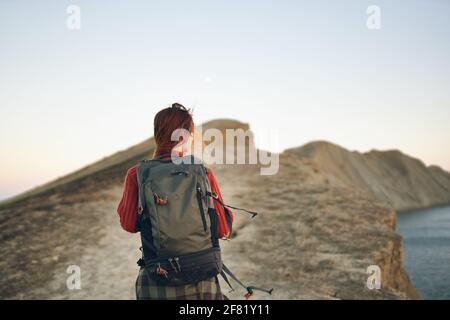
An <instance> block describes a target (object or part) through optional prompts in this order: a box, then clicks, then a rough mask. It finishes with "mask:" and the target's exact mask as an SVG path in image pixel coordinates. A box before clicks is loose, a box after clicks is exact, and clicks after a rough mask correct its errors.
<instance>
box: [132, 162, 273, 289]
mask: <svg viewBox="0 0 450 320" xmlns="http://www.w3.org/2000/svg"><path fill="white" fill-rule="evenodd" d="M168 156H170V155H162V156H160V157H157V158H155V159H153V160H144V161H141V162H140V163H139V165H138V170H137V180H138V186H139V212H138V220H137V230H138V231H140V233H141V241H142V253H143V257H142V259H141V260H140V261H139V262H138V264H139V265H140V266H141V267H144V268H145V269H146V270H147V272H148V274H149V276H150V277H151V278H152V279H154V280H155V281H156V282H157V283H158V284H160V285H165V286H179V285H185V284H191V283H196V282H198V281H201V280H206V279H208V278H211V277H214V276H217V275H218V274H221V275H222V276H223V277H224V279H225V281H226V282H227V283H228V284H230V283H229V281H228V279H227V276H226V275H225V272H226V273H227V274H228V275H229V276H231V277H232V278H233V279H235V280H236V281H237V282H238V283H239V284H240V285H242V286H243V287H244V288H246V289H247V291H248V295H250V294H251V293H252V292H253V289H257V290H260V288H255V287H248V286H244V285H243V284H242V283H241V282H240V281H239V280H238V279H237V278H236V277H235V276H234V275H233V274H232V273H231V272H230V271H229V270H228V268H227V267H226V266H224V265H223V263H222V259H221V253H220V246H219V239H218V236H217V217H216V211H215V209H214V201H218V202H219V203H220V204H221V205H222V206H224V208H225V211H226V212H227V209H226V208H227V207H228V208H233V209H237V210H244V211H247V210H245V209H240V208H236V207H231V206H227V205H225V204H224V203H223V202H222V201H220V199H219V198H218V197H217V196H216V195H215V194H214V193H213V192H211V187H210V185H209V180H208V177H207V171H206V170H207V169H206V168H205V167H204V165H203V164H202V163H201V161H200V160H199V159H197V158H195V157H193V156H187V157H182V158H181V157H176V158H174V159H167V160H163V158H166V157H168ZM173 160H174V161H173ZM247 212H249V213H250V214H252V216H255V215H256V212H252V211H247ZM228 221H229V220H228ZM229 227H230V231H231V221H229ZM230 287H231V286H230ZM262 290H263V291H267V292H269V291H270V292H271V290H265V289H262ZM270 292H269V293H270Z"/></svg>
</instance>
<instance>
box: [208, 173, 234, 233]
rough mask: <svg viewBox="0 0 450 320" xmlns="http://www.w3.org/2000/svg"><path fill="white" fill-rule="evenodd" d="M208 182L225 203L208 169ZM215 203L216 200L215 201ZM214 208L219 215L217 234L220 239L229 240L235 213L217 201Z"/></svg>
mask: <svg viewBox="0 0 450 320" xmlns="http://www.w3.org/2000/svg"><path fill="white" fill-rule="evenodd" d="M206 171H207V174H208V180H209V184H210V186H211V191H212V192H215V193H216V194H217V196H218V197H219V199H220V200H222V202H223V198H222V194H221V193H220V189H219V185H218V184H217V180H216V178H215V177H214V174H213V172H212V170H211V169H210V168H207V170H206ZM213 201H214V200H213ZM214 208H215V209H216V213H217V233H218V237H219V239H222V238H229V237H230V233H231V228H232V224H233V213H232V212H231V210H230V209H228V208H224V207H223V206H222V205H220V204H219V203H218V202H217V201H214Z"/></svg>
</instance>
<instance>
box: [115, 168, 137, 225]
mask: <svg viewBox="0 0 450 320" xmlns="http://www.w3.org/2000/svg"><path fill="white" fill-rule="evenodd" d="M136 169H137V167H136V166H134V167H132V168H130V169H129V170H128V172H127V175H126V177H125V183H124V189H123V194H122V199H121V200H120V203H119V206H118V207H117V213H118V214H119V217H120V224H121V226H122V228H123V229H125V230H126V231H128V232H131V233H136V232H137V231H136V219H137V211H138V194H139V191H138V184H137V172H136Z"/></svg>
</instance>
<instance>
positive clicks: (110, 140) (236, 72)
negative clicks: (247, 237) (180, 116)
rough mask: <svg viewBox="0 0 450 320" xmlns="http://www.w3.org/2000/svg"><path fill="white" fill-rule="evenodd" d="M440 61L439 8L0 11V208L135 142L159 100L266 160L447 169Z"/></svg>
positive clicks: (444, 21)
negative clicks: (266, 153)
mask: <svg viewBox="0 0 450 320" xmlns="http://www.w3.org/2000/svg"><path fill="white" fill-rule="evenodd" d="M70 4H76V5H78V6H80V8H81V30H79V31H69V30H68V29H67V27H66V18H67V14H66V8H67V6H68V5H70ZM372 4H375V5H378V6H379V7H380V8H381V23H382V29H381V30H377V31H373V30H372V31H371V30H368V29H367V27H366V19H367V14H366V8H367V7H368V5H372ZM449 57H450V3H449V2H448V1H445V0H428V1H425V0H423V1H418V0H416V1H413V0H411V1H393V0H391V1H361V0H358V1H356V0H355V1H331V0H330V1H308V2H306V1H298V0H297V1H261V0H259V1H213V0H210V1H196V0H192V1H120V2H119V1H100V0H97V1H92V0H90V1H81V0H73V1H61V0H54V1H19V0H0V158H1V166H0V198H5V197H8V196H11V195H14V194H16V193H18V192H21V191H24V190H26V189H29V188H31V187H34V186H36V185H39V184H42V183H44V182H47V181H48V180H51V179H54V178H56V177H58V176H61V175H63V174H65V173H68V172H70V171H73V170H75V169H77V168H79V167H82V166H83V165H85V164H88V163H90V162H93V161H95V160H98V159H99V158H102V157H104V156H107V155H109V154H111V153H114V152H116V151H118V150H120V149H124V148H127V147H128V146H130V145H132V144H135V143H137V142H140V141H142V140H144V139H146V138H147V137H149V136H151V135H152V131H153V128H152V121H153V116H154V114H155V112H156V111H157V110H158V109H160V108H161V107H165V106H167V105H168V104H170V103H171V102H174V101H177V102H180V103H183V104H185V105H186V106H189V107H194V115H195V119H196V121H197V122H198V123H200V122H203V121H206V120H210V119H214V118H223V117H226V118H235V119H238V120H242V121H245V122H249V123H250V124H251V126H252V127H253V128H254V129H256V130H257V132H260V139H258V141H257V143H258V144H259V146H261V147H266V148H270V149H272V150H275V151H279V150H283V149H285V148H287V147H293V146H298V145H301V144H303V143H306V142H308V141H310V140H316V139H326V140H330V141H332V142H335V143H338V144H340V145H342V146H344V147H346V148H349V149H354V150H360V151H367V150H370V149H372V148H377V149H391V148H397V149H400V150H402V151H404V152H405V153H408V154H410V155H413V156H415V157H418V158H420V159H422V160H423V161H424V162H425V163H427V164H438V165H440V166H442V167H444V168H446V169H447V170H450V148H449V143H448V137H449V136H450V125H449V124H450V59H449ZM269 127H270V128H273V129H274V130H276V131H278V136H279V139H278V143H277V144H276V145H275V144H273V143H268V142H267V141H266V140H264V137H265V136H267V134H265V133H264V131H263V130H264V129H265V128H269ZM257 138H258V137H257Z"/></svg>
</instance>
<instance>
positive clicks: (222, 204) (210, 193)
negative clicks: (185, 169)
mask: <svg viewBox="0 0 450 320" xmlns="http://www.w3.org/2000/svg"><path fill="white" fill-rule="evenodd" d="M206 195H207V196H210V197H212V198H213V199H214V200H216V201H217V202H218V203H219V204H220V205H221V206H222V207H226V208H229V209H234V210H239V211H245V212H247V213H248V214H251V216H252V219H253V218H254V217H256V216H257V215H258V212H255V211H250V210H247V209H243V208H238V207H233V206H230V205H227V204H225V203H223V201H222V200H220V198H219V196H218V195H217V193H215V192H209V191H207V192H206Z"/></svg>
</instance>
